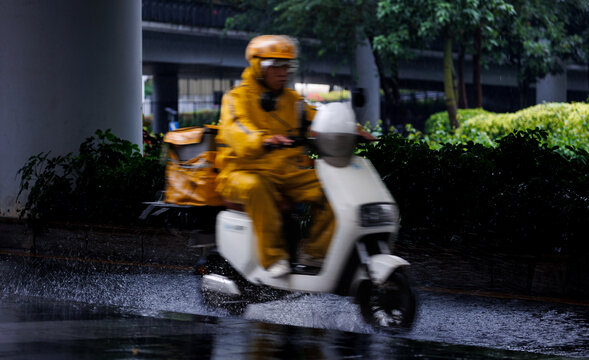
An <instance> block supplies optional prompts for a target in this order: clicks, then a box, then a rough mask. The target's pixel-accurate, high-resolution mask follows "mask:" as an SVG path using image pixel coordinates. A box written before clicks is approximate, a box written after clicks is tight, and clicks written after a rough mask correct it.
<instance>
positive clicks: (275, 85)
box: [264, 65, 289, 91]
mask: <svg viewBox="0 0 589 360" xmlns="http://www.w3.org/2000/svg"><path fill="white" fill-rule="evenodd" d="M288 69H289V67H288V66H287V65H284V66H268V67H267V68H266V69H265V71H264V83H265V84H266V86H267V87H268V88H269V89H270V90H272V91H278V90H281V89H282V88H284V86H285V85H286V82H287V81H288Z"/></svg>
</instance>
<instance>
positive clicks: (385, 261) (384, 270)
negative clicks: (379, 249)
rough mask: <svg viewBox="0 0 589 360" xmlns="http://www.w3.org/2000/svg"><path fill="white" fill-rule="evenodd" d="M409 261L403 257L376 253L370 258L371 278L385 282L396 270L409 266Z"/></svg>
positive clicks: (378, 282) (380, 282) (374, 280)
mask: <svg viewBox="0 0 589 360" xmlns="http://www.w3.org/2000/svg"><path fill="white" fill-rule="evenodd" d="M408 265H409V262H408V261H407V260H405V259H403V258H401V257H398V256H395V255H389V254H376V255H373V256H371V257H370V258H369V259H368V264H367V266H368V271H369V272H370V278H371V279H372V281H373V282H374V283H376V284H382V283H384V282H385V281H386V280H387V279H388V278H389V276H391V274H392V273H393V272H395V270H397V269H398V268H399V267H402V266H408Z"/></svg>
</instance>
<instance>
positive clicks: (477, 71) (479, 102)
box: [472, 26, 483, 108]
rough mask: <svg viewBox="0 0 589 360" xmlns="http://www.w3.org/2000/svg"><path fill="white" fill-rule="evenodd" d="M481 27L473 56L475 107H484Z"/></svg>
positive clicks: (477, 30)
mask: <svg viewBox="0 0 589 360" xmlns="http://www.w3.org/2000/svg"><path fill="white" fill-rule="evenodd" d="M481 37H482V35H481V27H480V26H479V27H478V28H477V29H476V31H475V34H474V48H475V51H474V54H473V56H472V84H473V86H474V93H475V97H474V98H475V107H477V108H482V107H483V85H482V83H481V53H482V50H481Z"/></svg>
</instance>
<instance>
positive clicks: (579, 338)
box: [0, 256, 589, 357]
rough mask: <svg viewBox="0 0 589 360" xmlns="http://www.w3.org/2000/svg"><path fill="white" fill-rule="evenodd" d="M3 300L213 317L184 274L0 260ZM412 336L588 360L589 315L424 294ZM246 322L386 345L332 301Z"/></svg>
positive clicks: (299, 304)
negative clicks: (313, 330) (337, 332)
mask: <svg viewBox="0 0 589 360" xmlns="http://www.w3.org/2000/svg"><path fill="white" fill-rule="evenodd" d="M0 273H1V274H2V290H1V293H0V295H1V294H4V295H18V296H36V297H43V298H48V299H58V300H62V301H63V300H65V301H73V302H80V303H85V304H96V305H101V306H112V307H116V308H121V309H123V310H124V311H127V312H132V313H135V314H140V315H143V316H156V317H157V316H162V315H161V314H162V313H165V312H174V313H185V314H198V315H213V316H220V317H221V318H228V315H227V314H226V313H225V312H224V311H222V310H218V311H213V310H210V309H208V308H207V307H205V306H204V305H203V303H202V299H201V297H200V294H199V292H198V289H199V279H198V277H196V276H195V275H193V274H192V273H190V272H187V271H179V270H165V269H153V268H146V267H134V266H118V265H117V266H113V265H104V264H97V263H80V262H64V261H56V260H47V259H34V258H24V257H9V256H0ZM419 300H420V301H419V302H420V306H419V314H418V317H417V321H416V323H415V326H414V328H413V330H412V331H411V332H409V333H406V334H398V335H395V336H394V337H396V338H404V339H410V340H420V341H434V342H441V343H450V344H456V345H475V346H483V347H488V348H497V349H506V350H520V351H529V352H534V353H543V354H553V355H557V356H576V357H582V356H589V345H588V344H589V338H588V337H589V335H588V334H589V323H588V322H587V320H586V319H588V318H589V308H587V307H580V306H569V305H563V304H550V303H541V302H533V301H523V300H505V299H491V298H482V297H473V296H466V295H450V294H437V293H423V292H422V293H421V294H420V297H419ZM244 317H245V319H248V320H255V321H261V322H265V323H276V324H283V325H293V326H297V327H307V328H316V329H335V330H340V331H345V332H352V333H360V334H367V335H368V336H373V337H379V336H385V337H391V336H392V335H390V334H382V333H378V332H376V331H375V330H374V329H372V328H371V327H369V326H367V325H366V324H365V323H364V322H363V321H362V318H361V316H360V313H359V311H358V308H357V306H356V305H354V304H352V303H351V302H350V301H349V299H347V298H342V297H338V296H334V295H293V296H291V297H289V298H287V299H283V300H280V301H274V302H269V303H265V304H255V305H250V306H249V307H248V309H247V310H246V313H245V314H244Z"/></svg>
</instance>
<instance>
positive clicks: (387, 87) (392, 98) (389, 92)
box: [372, 47, 401, 134]
mask: <svg viewBox="0 0 589 360" xmlns="http://www.w3.org/2000/svg"><path fill="white" fill-rule="evenodd" d="M372 53H373V54H374V62H375V63H376V68H377V69H378V75H379V76H380V86H381V88H382V90H383V92H384V99H385V109H386V110H385V112H384V114H381V117H382V122H383V124H382V132H383V134H386V133H388V132H389V129H390V127H391V126H392V121H391V110H392V109H393V108H394V105H395V104H398V103H399V102H400V101H401V95H400V92H399V83H398V81H396V79H397V76H396V75H397V74H396V64H395V65H394V66H391V68H392V69H393V72H394V78H393V79H389V78H387V76H386V74H385V73H384V69H383V64H382V61H381V59H380V56H379V54H378V53H377V52H376V51H375V50H374V47H372Z"/></svg>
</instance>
